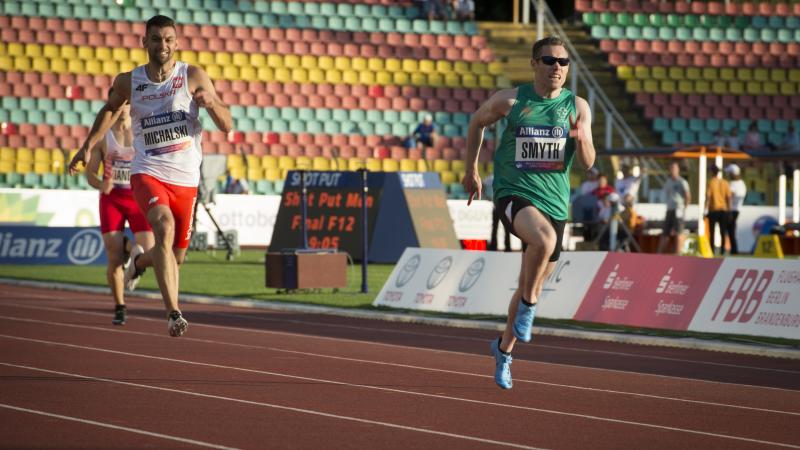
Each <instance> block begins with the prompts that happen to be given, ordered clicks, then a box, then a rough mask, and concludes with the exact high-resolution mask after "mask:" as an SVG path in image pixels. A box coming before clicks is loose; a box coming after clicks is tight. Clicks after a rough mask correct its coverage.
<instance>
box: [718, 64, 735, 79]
mask: <svg viewBox="0 0 800 450" xmlns="http://www.w3.org/2000/svg"><path fill="white" fill-rule="evenodd" d="M719 79H720V80H723V81H733V80H735V79H736V69H734V68H732V67H723V68H721V69H719Z"/></svg>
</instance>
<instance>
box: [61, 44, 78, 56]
mask: <svg viewBox="0 0 800 450" xmlns="http://www.w3.org/2000/svg"><path fill="white" fill-rule="evenodd" d="M59 55H60V56H61V57H62V58H65V59H70V58H77V57H78V48H77V47H75V46H74V45H62V46H61V49H60V51H59Z"/></svg>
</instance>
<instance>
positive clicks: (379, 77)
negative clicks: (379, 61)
mask: <svg viewBox="0 0 800 450" xmlns="http://www.w3.org/2000/svg"><path fill="white" fill-rule="evenodd" d="M375 83H377V84H380V85H384V86H385V85H387V84H392V74H391V73H389V72H387V71H385V70H380V71H378V72H375Z"/></svg>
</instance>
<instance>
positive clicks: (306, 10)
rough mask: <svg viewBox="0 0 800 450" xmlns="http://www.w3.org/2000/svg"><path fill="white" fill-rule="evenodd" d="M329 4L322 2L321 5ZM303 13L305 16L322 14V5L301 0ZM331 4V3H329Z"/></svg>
mask: <svg viewBox="0 0 800 450" xmlns="http://www.w3.org/2000/svg"><path fill="white" fill-rule="evenodd" d="M326 4H327V5H330V3H323V5H326ZM302 5H303V14H305V15H307V16H311V17H314V16H318V15H320V14H322V6H321V5H320V4H319V3H317V2H302ZM331 6H332V5H331Z"/></svg>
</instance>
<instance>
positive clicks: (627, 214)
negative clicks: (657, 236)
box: [620, 194, 644, 235]
mask: <svg viewBox="0 0 800 450" xmlns="http://www.w3.org/2000/svg"><path fill="white" fill-rule="evenodd" d="M635 206H636V201H635V199H634V198H633V195H631V194H625V196H624V197H623V198H622V208H623V209H622V212H621V213H620V219H622V223H623V224H625V226H626V227H627V228H628V230H630V232H631V233H633V234H634V235H638V234H641V232H642V225H644V218H643V217H642V216H640V215H638V214H636V209H635Z"/></svg>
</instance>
